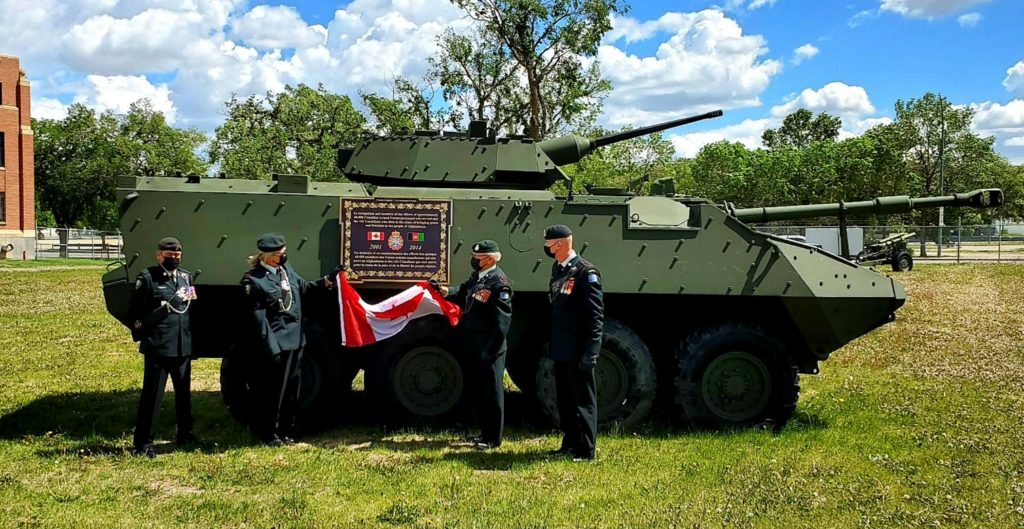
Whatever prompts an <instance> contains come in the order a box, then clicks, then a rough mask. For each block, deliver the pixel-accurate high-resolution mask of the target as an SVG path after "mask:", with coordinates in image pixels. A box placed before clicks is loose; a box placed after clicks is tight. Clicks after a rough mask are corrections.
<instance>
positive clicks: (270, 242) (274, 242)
mask: <svg viewBox="0 0 1024 529" xmlns="http://www.w3.org/2000/svg"><path fill="white" fill-rule="evenodd" d="M256 248H257V249H258V250H259V251H261V252H276V251H278V250H280V249H281V248H284V235H281V234H280V233H276V232H271V233H264V234H263V235H261V236H260V238H259V239H258V240H257V241H256Z"/></svg>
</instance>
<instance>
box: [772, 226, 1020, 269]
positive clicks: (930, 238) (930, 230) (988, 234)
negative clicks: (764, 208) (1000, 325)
mask: <svg viewBox="0 0 1024 529" xmlns="http://www.w3.org/2000/svg"><path fill="white" fill-rule="evenodd" d="M755 229H757V230H758V231H762V232H765V233H770V234H773V235H779V236H785V237H802V238H804V240H805V241H806V242H808V243H811V244H821V245H822V247H823V248H825V249H826V250H829V251H832V252H834V253H838V248H839V242H838V241H839V229H838V227H836V226H766V225H765V226H756V227H755ZM848 229H849V244H850V253H851V254H852V255H854V256H855V255H857V253H858V252H860V251H861V249H863V247H864V246H866V245H868V244H871V243H874V242H876V241H880V240H882V239H884V238H886V237H889V236H892V235H897V234H901V233H914V236H913V237H911V238H909V239H907V240H906V241H905V243H906V246H907V249H908V250H909V251H910V252H911V254H912V255H913V257H914V260H916V261H917V262H995V263H1006V262H1021V263H1024V224H1009V223H1005V224H1004V223H995V224H987V225H964V226H943V227H942V228H941V229H940V228H939V227H938V226H849V228H848Z"/></svg>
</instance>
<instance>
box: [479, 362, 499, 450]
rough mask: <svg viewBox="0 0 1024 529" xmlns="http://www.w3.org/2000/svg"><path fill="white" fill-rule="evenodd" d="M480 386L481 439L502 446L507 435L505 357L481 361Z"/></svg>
mask: <svg viewBox="0 0 1024 529" xmlns="http://www.w3.org/2000/svg"><path fill="white" fill-rule="evenodd" d="M477 380H479V384H480V391H479V394H480V404H479V407H478V409H479V417H480V437H481V438H483V440H484V441H485V442H488V443H491V444H493V445H500V444H501V439H502V436H503V435H504V433H505V355H504V354H502V355H499V356H498V357H497V358H495V359H494V360H483V359H481V360H480V362H479V364H478V367H477Z"/></svg>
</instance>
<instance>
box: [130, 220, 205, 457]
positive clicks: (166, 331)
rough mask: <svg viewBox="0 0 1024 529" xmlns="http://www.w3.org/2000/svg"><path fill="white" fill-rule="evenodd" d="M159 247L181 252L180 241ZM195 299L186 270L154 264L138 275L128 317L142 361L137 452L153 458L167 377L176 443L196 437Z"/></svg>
mask: <svg viewBox="0 0 1024 529" xmlns="http://www.w3.org/2000/svg"><path fill="white" fill-rule="evenodd" d="M158 248H159V249H161V250H171V251H181V245H180V243H178V241H177V239H173V238H169V237H168V238H164V239H162V240H161V241H160V245H159V246H158ZM194 298H195V289H194V287H193V286H192V275H191V274H190V273H189V272H188V270H185V269H183V268H177V269H176V270H172V271H168V270H166V269H165V268H164V267H163V266H161V265H157V266H151V267H149V268H146V269H145V270H143V271H142V272H140V273H139V275H138V277H137V278H136V279H135V289H134V290H133V291H132V297H131V301H130V303H129V305H128V315H129V318H130V320H131V321H133V322H135V325H134V327H133V329H132V338H134V339H135V340H137V341H138V342H139V352H140V353H142V356H143V359H144V366H145V367H144V370H143V376H142V396H141V398H140V399H139V411H138V415H137V418H136V422H135V438H134V446H135V450H136V451H137V452H139V453H144V454H145V455H148V456H150V457H153V455H154V454H153V452H152V444H153V440H154V438H155V435H156V429H157V426H158V424H159V417H160V406H161V404H162V402H163V396H164V386H166V385H167V376H168V375H170V377H171V384H172V385H173V386H174V411H175V415H176V419H177V420H176V422H177V436H176V438H177V441H178V443H186V442H191V441H194V440H195V437H194V436H193V435H192V397H191V393H190V385H191V377H192V363H191V356H192V331H191V329H190V328H189V314H188V311H189V307H190V306H191V303H192V300H193V299H194Z"/></svg>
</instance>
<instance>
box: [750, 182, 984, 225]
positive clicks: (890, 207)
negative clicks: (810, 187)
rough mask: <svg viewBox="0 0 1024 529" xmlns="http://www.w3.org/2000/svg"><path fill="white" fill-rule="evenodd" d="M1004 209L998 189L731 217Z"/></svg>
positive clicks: (787, 208)
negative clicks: (931, 209)
mask: <svg viewBox="0 0 1024 529" xmlns="http://www.w3.org/2000/svg"><path fill="white" fill-rule="evenodd" d="M1001 205H1003V191H1002V190H1000V189H976V190H974V191H969V192H967V193H956V194H953V195H946V196H941V197H922V198H910V197H908V196H906V195H902V196H892V197H878V198H874V199H871V200H862V201H858V202H837V203H831V204H808V205H806V206H779V207H770V208H740V209H734V210H732V212H731V213H732V215H733V216H734V217H736V218H737V219H739V220H741V221H743V222H771V221H774V220H796V219H810V218H815V217H834V216H838V215H840V213H845V214H847V215H849V214H857V213H877V214H894V213H907V212H910V211H913V210H916V209H928V208H939V207H954V208H956V207H970V208H994V207H998V206H1001Z"/></svg>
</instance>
